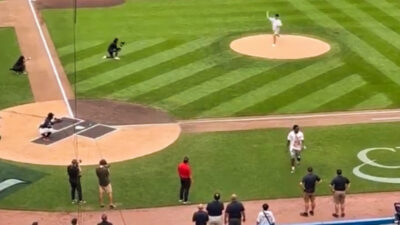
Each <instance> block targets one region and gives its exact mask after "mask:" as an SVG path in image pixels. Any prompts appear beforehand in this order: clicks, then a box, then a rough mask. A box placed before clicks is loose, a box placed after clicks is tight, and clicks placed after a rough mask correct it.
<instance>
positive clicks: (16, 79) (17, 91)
mask: <svg viewBox="0 0 400 225" xmlns="http://www.w3.org/2000/svg"><path fill="white" fill-rule="evenodd" d="M0 48H1V49H3V50H2V51H0V80H1V82H0V90H1V91H0V93H1V97H0V109H3V108H7V107H10V106H14V105H19V104H23V103H27V102H30V101H32V99H33V97H32V92H31V89H30V87H29V80H28V77H27V75H16V74H15V73H14V72H12V71H9V68H11V67H12V66H13V65H14V63H15V62H16V60H17V59H18V57H19V56H20V55H21V53H20V52H19V47H18V43H17V39H16V36H15V32H14V30H13V29H12V28H0ZM5 49H6V50H5Z"/></svg>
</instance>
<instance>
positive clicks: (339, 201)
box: [329, 169, 350, 218]
mask: <svg viewBox="0 0 400 225" xmlns="http://www.w3.org/2000/svg"><path fill="white" fill-rule="evenodd" d="M336 174H337V176H336V177H335V178H333V179H332V181H331V184H330V185H329V186H330V187H331V191H332V193H333V202H334V203H335V213H333V214H332V216H333V217H336V218H337V217H339V206H340V211H341V214H340V216H341V217H344V216H345V213H344V208H345V207H344V203H345V199H346V192H347V191H348V190H349V188H350V181H349V179H347V177H344V176H342V170H341V169H338V170H336Z"/></svg>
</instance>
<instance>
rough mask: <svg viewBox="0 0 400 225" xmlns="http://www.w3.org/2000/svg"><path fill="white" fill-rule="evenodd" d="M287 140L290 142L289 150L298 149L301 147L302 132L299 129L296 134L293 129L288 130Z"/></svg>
mask: <svg viewBox="0 0 400 225" xmlns="http://www.w3.org/2000/svg"><path fill="white" fill-rule="evenodd" d="M287 139H288V141H289V142H290V147H289V150H290V151H292V150H297V151H300V150H301V149H302V147H303V141H304V135H303V132H301V131H299V132H297V134H296V133H295V132H294V130H292V131H290V133H289V134H288V137H287Z"/></svg>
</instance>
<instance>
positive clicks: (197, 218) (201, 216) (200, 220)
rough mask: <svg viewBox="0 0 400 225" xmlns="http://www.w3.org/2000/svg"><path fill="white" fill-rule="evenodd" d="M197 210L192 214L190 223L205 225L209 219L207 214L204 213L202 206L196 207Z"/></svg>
mask: <svg viewBox="0 0 400 225" xmlns="http://www.w3.org/2000/svg"><path fill="white" fill-rule="evenodd" d="M197 208H198V211H197V212H195V213H194V214H193V219H192V221H193V222H194V223H195V225H207V222H208V219H209V218H208V214H207V212H206V211H204V206H203V204H200V205H198V206H197Z"/></svg>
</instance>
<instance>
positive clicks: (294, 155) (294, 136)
mask: <svg viewBox="0 0 400 225" xmlns="http://www.w3.org/2000/svg"><path fill="white" fill-rule="evenodd" d="M287 147H289V153H290V161H291V165H292V170H291V173H294V170H295V163H296V161H297V164H300V160H301V156H300V152H301V150H303V149H306V146H305V145H304V134H303V132H301V131H300V127H299V126H298V125H294V126H293V129H292V131H290V132H289V134H288V136H287Z"/></svg>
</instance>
